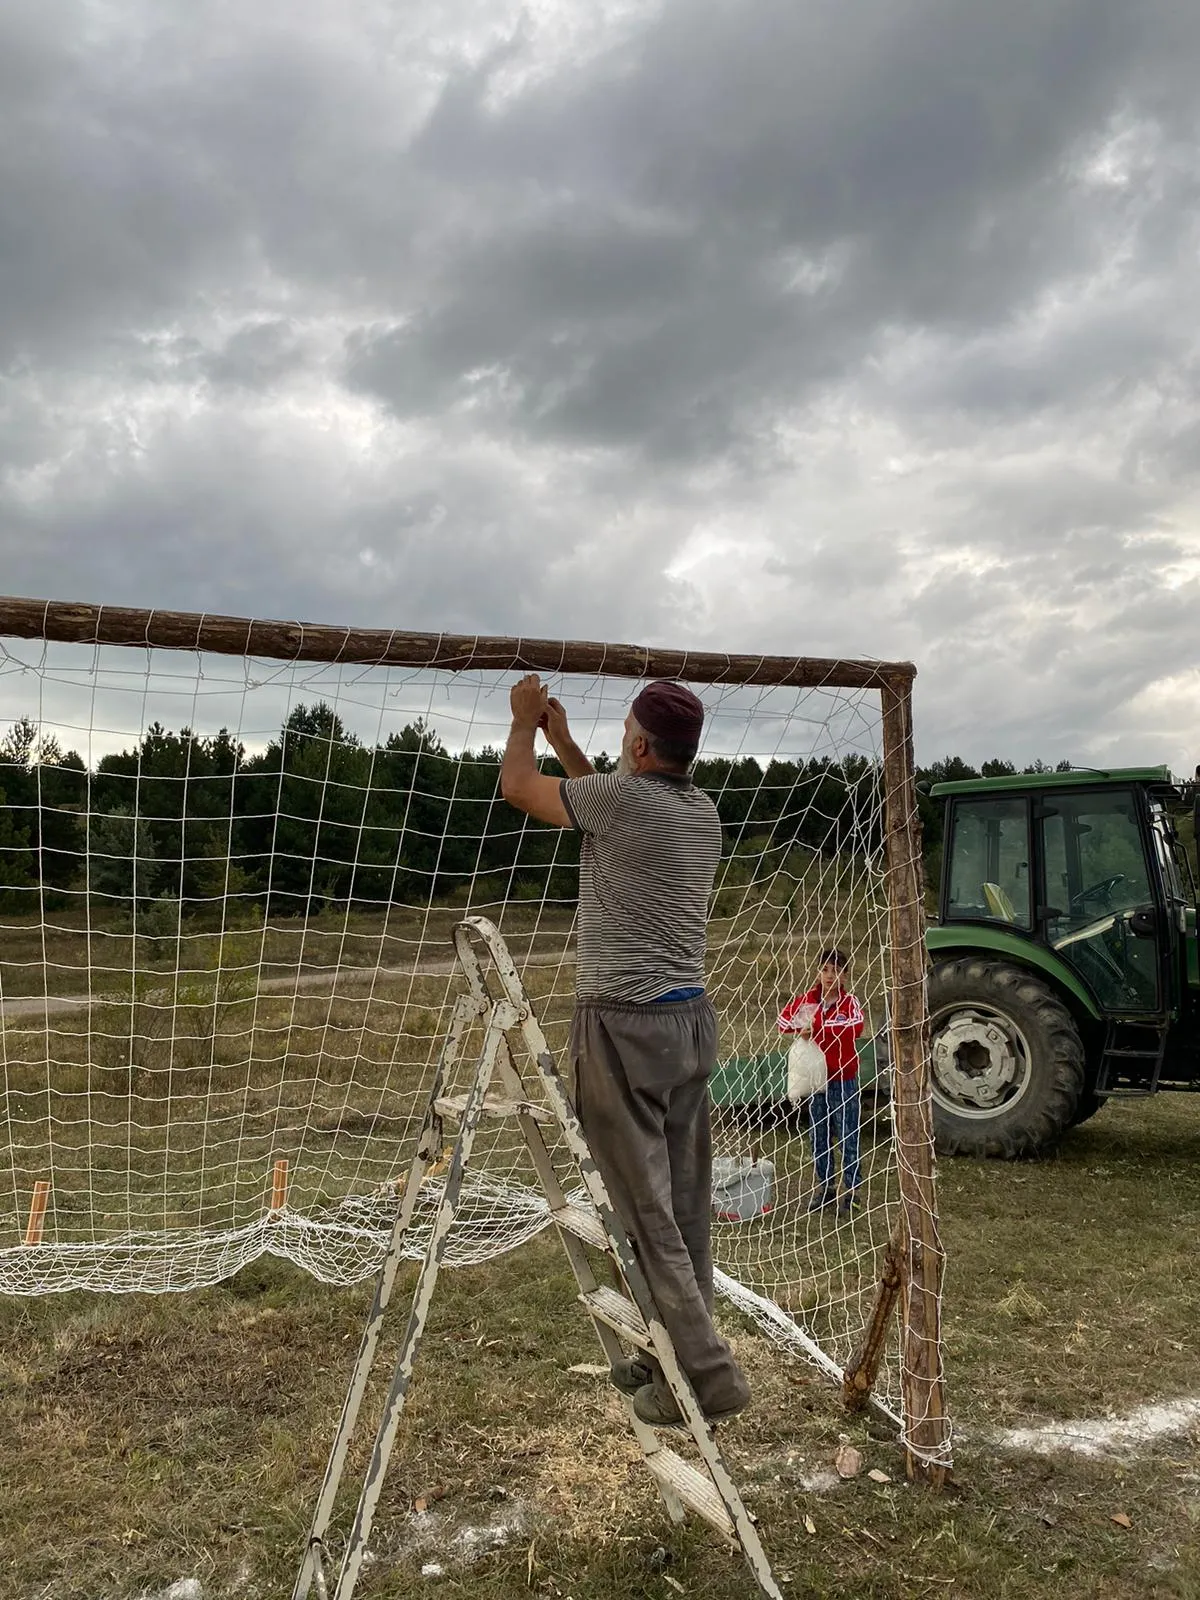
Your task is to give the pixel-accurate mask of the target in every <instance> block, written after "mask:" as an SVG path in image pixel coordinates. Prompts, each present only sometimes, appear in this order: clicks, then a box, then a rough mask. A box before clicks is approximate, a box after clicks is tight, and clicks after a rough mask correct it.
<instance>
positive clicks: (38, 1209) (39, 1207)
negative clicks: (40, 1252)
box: [25, 1178, 50, 1244]
mask: <svg viewBox="0 0 1200 1600" xmlns="http://www.w3.org/2000/svg"><path fill="white" fill-rule="evenodd" d="M49 1203H50V1185H49V1184H48V1183H47V1182H46V1181H45V1179H43V1178H39V1179H38V1181H37V1182H36V1183H35V1184H34V1186H33V1199H32V1200H31V1201H30V1202H29V1221H28V1222H27V1223H26V1225H25V1243H26V1244H41V1242H42V1230H43V1228H44V1227H45V1222H46V1207H47V1206H48V1205H49Z"/></svg>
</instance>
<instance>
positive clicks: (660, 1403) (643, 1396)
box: [633, 1383, 750, 1428]
mask: <svg viewBox="0 0 1200 1600" xmlns="http://www.w3.org/2000/svg"><path fill="white" fill-rule="evenodd" d="M749 1403H750V1397H749V1395H747V1397H746V1399H745V1400H743V1401H742V1402H741V1403H740V1404H739V1405H735V1406H728V1407H727V1408H726V1409H725V1410H723V1411H706V1412H705V1413H704V1420H705V1421H706V1422H710V1423H717V1422H727V1421H728V1420H729V1418H730V1417H736V1416H737V1414H738V1412H739V1411H744V1410H745V1409H746V1407H747V1406H748V1405H749ZM633 1409H634V1412H635V1414H636V1416H637V1418H638V1421H639V1422H647V1423H649V1424H650V1426H651V1427H652V1428H680V1427H683V1426H684V1421H683V1414H682V1413H681V1411H680V1409H679V1407H678V1406H677V1405H676V1404H675V1401H674V1399H673V1397H672V1396H671V1395H670V1394H663V1393H662V1392H660V1391H659V1390H658V1389H656V1388H655V1386H654V1384H652V1383H647V1384H643V1385H642V1387H641V1388H640V1389H639V1390H638V1392H637V1393H636V1394H635V1395H634V1397H633Z"/></svg>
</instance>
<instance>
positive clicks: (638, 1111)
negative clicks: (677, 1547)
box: [501, 673, 750, 1427]
mask: <svg viewBox="0 0 1200 1600" xmlns="http://www.w3.org/2000/svg"><path fill="white" fill-rule="evenodd" d="M511 704H512V728H511V731H510V733H509V738H508V744H507V747H506V749H505V752H504V764H503V768H502V771H501V792H502V793H503V795H504V798H505V799H506V800H507V801H508V802H509V803H510V804H511V805H513V806H515V807H516V808H517V809H518V810H520V811H524V812H525V813H527V814H528V815H529V816H531V817H535V818H537V819H538V820H539V821H541V822H548V823H552V824H556V825H557V826H559V827H562V828H576V829H578V830H579V831H580V832H581V833H582V834H583V845H582V850H581V855H580V869H579V923H578V950H577V966H576V996H577V1004H576V1009H575V1017H574V1021H573V1024H572V1029H571V1052H570V1053H571V1058H572V1063H573V1067H574V1073H575V1109H576V1114H577V1115H578V1117H579V1121H580V1123H581V1125H582V1127H583V1130H584V1133H585V1135H586V1137H587V1140H588V1144H589V1146H590V1148H591V1151H592V1155H593V1157H594V1158H595V1161H596V1165H597V1167H598V1168H599V1170H600V1175H601V1177H602V1178H603V1180H604V1183H605V1185H606V1187H607V1189H608V1192H609V1194H610V1196H611V1198H612V1201H613V1204H614V1206H615V1207H616V1210H617V1212H618V1213H619V1215H620V1217H621V1220H622V1222H623V1223H624V1225H625V1228H626V1230H627V1232H628V1233H629V1236H630V1238H631V1240H632V1242H633V1244H634V1247H635V1249H636V1252H637V1255H638V1259H639V1261H640V1264H641V1267H642V1271H643V1273H644V1274H645V1277H646V1280H647V1283H648V1285H649V1288H650V1291H651V1293H652V1295H653V1297H654V1299H655V1301H656V1303H657V1305H658V1309H659V1311H660V1313H661V1315H662V1319H663V1323H664V1325H665V1326H666V1329H667V1332H668V1334H669V1335H670V1338H671V1341H672V1343H673V1344H674V1347H675V1351H676V1354H677V1356H678V1359H679V1364H680V1366H681V1367H682V1368H683V1370H684V1372H685V1373H686V1375H687V1377H688V1379H689V1381H690V1383H691V1385H692V1388H693V1389H694V1391H695V1394H696V1399H697V1401H698V1402H699V1405H700V1407H701V1409H702V1411H703V1412H704V1414H705V1416H706V1417H707V1418H708V1420H709V1421H710V1422H718V1421H720V1420H722V1419H723V1418H726V1417H731V1416H734V1415H736V1413H737V1412H739V1411H741V1410H743V1409H744V1407H745V1406H746V1405H747V1404H748V1402H749V1399H750V1390H749V1387H748V1385H747V1383H746V1380H745V1377H744V1376H743V1375H742V1372H741V1370H740V1369H739V1367H738V1365H737V1363H736V1362H735V1361H734V1359H733V1355H732V1352H731V1351H730V1349H729V1346H728V1344H727V1343H726V1342H725V1340H724V1339H722V1338H721V1336H720V1335H719V1334H718V1333H717V1330H716V1328H715V1327H714V1325H713V1319H712V1310H713V1268H712V1248H711V1192H712V1190H711V1185H712V1144H711V1134H710V1124H709V1098H708V1079H709V1076H710V1074H711V1072H712V1070H713V1068H714V1066H715V1065H716V1058H717V1020H716V1014H715V1012H714V1010H713V1006H712V1002H711V1001H710V1000H709V998H708V996H707V995H706V994H705V991H704V954H705V929H706V922H707V917H708V905H709V900H710V897H711V895H712V888H713V881H714V879H715V877H716V871H717V865H718V862H719V860H720V855H721V823H720V818H719V817H718V815H717V809H716V807H715V806H714V805H713V803H712V801H711V800H710V799H709V797H708V796H707V795H706V794H704V793H703V791H702V790H700V789H698V788H697V787H696V786H695V784H693V782H692V781H691V777H690V775H689V774H690V769H691V766H692V762H693V761H694V760H695V757H696V752H697V750H698V748H699V745H700V733H701V729H702V726H703V722H704V708H703V706H702V705H701V703H700V701H699V700H698V699H697V697H696V696H695V695H694V694H693V693H692V692H691V690H690V689H687V688H685V687H684V686H683V685H682V684H677V683H669V682H660V683H651V684H649V685H648V686H647V687H646V688H645V689H643V690H642V692H641V693H640V694H639V695H638V696H637V698H636V699H635V700H634V702H633V704H632V706H631V707H630V710H629V715H628V716H627V717H626V719H625V732H624V738H623V740H622V744H621V759H620V764H619V766H618V768H617V771H616V772H609V773H598V772H596V771H595V770H594V768H593V767H592V764H591V762H590V761H588V759H587V757H586V756H585V755H584V754H583V752H582V751H581V750H580V749H579V747H578V745H577V744H576V743H575V741H574V740H573V739H572V737H571V733H570V730H569V728H568V726H567V718H566V714H565V712H564V710H563V708H562V706H561V705H560V704H559V702H558V701H557V700H552V699H550V698H549V697H548V694H547V691H546V689H545V688H544V687H543V685H542V684H541V682H540V681H539V679H538V677H537V675H536V674H535V673H531V674H529V675H528V676H526V677H524V678H522V679H521V681H520V682H519V683H517V684H516V685H515V687H514V688H513V690H512V695H511ZM539 727H541V728H543V729H544V730H545V733H546V736H547V738H548V739H549V741H550V743H551V745H552V746H553V748H554V751H555V754H556V755H557V756H558V759H559V761H560V762H561V763H562V766H563V769H564V771H565V772H566V773H567V777H566V778H565V779H557V778H550V777H547V776H545V775H543V774H542V773H540V772H539V771H538V767H537V758H536V755H535V751H534V741H535V737H536V734H537V731H538V728H539ZM612 1380H613V1382H614V1383H615V1384H616V1386H617V1387H618V1388H619V1389H621V1390H623V1391H624V1392H625V1393H626V1394H630V1395H632V1396H633V1404H634V1410H635V1411H636V1413H637V1415H638V1417H639V1418H640V1419H641V1420H642V1421H643V1422H646V1423H649V1424H651V1425H655V1426H660V1427H662V1426H670V1425H672V1424H674V1423H676V1422H678V1421H679V1420H680V1413H679V1408H678V1406H677V1405H676V1403H675V1399H674V1397H673V1396H672V1394H671V1391H670V1389H669V1388H668V1386H667V1384H666V1383H665V1381H664V1379H663V1376H662V1373H661V1372H660V1371H659V1370H658V1368H657V1365H656V1364H653V1363H648V1362H644V1361H641V1360H638V1359H636V1358H635V1359H630V1360H627V1361H620V1362H616V1363H614V1364H613V1368H612Z"/></svg>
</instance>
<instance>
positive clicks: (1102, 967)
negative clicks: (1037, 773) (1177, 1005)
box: [1040, 790, 1158, 1014]
mask: <svg viewBox="0 0 1200 1600" xmlns="http://www.w3.org/2000/svg"><path fill="white" fill-rule="evenodd" d="M1040 813H1041V816H1042V860H1043V865H1044V871H1045V897H1046V898H1045V906H1046V909H1045V913H1044V914H1045V919H1046V937H1047V939H1048V941H1049V943H1050V944H1051V946H1052V947H1053V948H1054V949H1055V950H1056V951H1057V952H1058V954H1059V955H1060V956H1061V957H1062V958H1063V960H1064V961H1066V962H1067V963H1068V964H1069V965H1071V966H1073V967H1074V968H1075V969H1076V971H1077V972H1078V973H1079V974H1080V976H1081V977H1082V978H1084V979H1085V981H1086V982H1087V983H1088V985H1089V986H1090V988H1091V989H1092V991H1093V993H1094V994H1095V995H1096V998H1097V999H1098V1000H1099V1002H1100V1004H1101V1006H1102V1007H1103V1008H1104V1009H1105V1010H1107V1011H1113V1012H1117V1013H1124V1014H1127V1013H1130V1012H1139V1011H1153V1010H1155V1009H1157V1006H1158V950H1157V945H1156V943H1155V940H1154V939H1153V938H1152V937H1151V938H1145V937H1138V936H1137V934H1136V933H1135V932H1134V931H1133V925H1131V923H1130V921H1129V918H1130V915H1131V914H1132V913H1133V912H1135V911H1145V910H1149V911H1153V909H1154V906H1155V903H1156V896H1155V893H1154V890H1153V888H1152V887H1151V879H1150V864H1149V861H1148V858H1147V852H1146V841H1145V839H1144V837H1143V834H1142V829H1141V825H1140V822H1139V817H1138V809H1137V799H1136V796H1135V795H1134V793H1133V792H1132V791H1130V790H1106V791H1102V792H1100V793H1092V794H1086V793H1085V794H1056V795H1054V796H1052V797H1048V799H1047V803H1046V805H1045V806H1043V807H1041V808H1040Z"/></svg>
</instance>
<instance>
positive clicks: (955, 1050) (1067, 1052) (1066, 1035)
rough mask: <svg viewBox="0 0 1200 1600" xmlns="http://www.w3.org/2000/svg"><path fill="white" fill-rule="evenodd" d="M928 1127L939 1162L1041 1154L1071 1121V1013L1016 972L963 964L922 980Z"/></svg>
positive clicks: (1078, 1075) (1077, 1073) (1076, 1072)
mask: <svg viewBox="0 0 1200 1600" xmlns="http://www.w3.org/2000/svg"><path fill="white" fill-rule="evenodd" d="M929 1020H930V1033H929V1041H930V1067H931V1077H932V1088H933V1127H934V1135H935V1138H936V1140H937V1148H938V1150H939V1151H940V1152H941V1153H942V1154H944V1155H964V1156H998V1157H1000V1158H1002V1159H1004V1160H1008V1161H1012V1160H1015V1159H1017V1158H1019V1157H1023V1156H1036V1155H1041V1154H1042V1153H1043V1152H1044V1151H1046V1150H1049V1149H1050V1148H1052V1147H1053V1146H1054V1145H1055V1144H1057V1142H1058V1140H1059V1139H1060V1138H1061V1136H1062V1135H1063V1134H1064V1133H1065V1132H1066V1130H1067V1129H1068V1128H1069V1127H1070V1126H1071V1125H1072V1123H1073V1122H1074V1121H1076V1120H1077V1118H1078V1114H1079V1108H1080V1101H1081V1099H1082V1097H1083V1092H1084V1049H1083V1041H1082V1040H1081V1039H1080V1037H1079V1030H1078V1028H1077V1027H1076V1026H1075V1021H1074V1019H1073V1018H1072V1016H1071V1013H1070V1012H1069V1011H1068V1010H1067V1008H1066V1006H1064V1005H1063V1003H1062V1002H1061V1000H1059V999H1058V998H1057V997H1056V996H1055V995H1054V994H1053V993H1052V992H1051V990H1050V989H1048V988H1047V987H1046V985H1045V984H1044V983H1042V982H1041V980H1040V979H1038V978H1035V977H1033V976H1032V975H1031V974H1030V973H1028V972H1025V971H1023V970H1022V969H1021V968H1020V967H1013V966H1008V965H1006V964H1004V963H1001V962H993V961H986V960H982V959H981V958H979V957H968V958H965V959H962V960H958V961H945V962H942V963H941V964H940V965H938V966H936V967H934V969H933V971H932V972H931V973H930V976H929Z"/></svg>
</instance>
